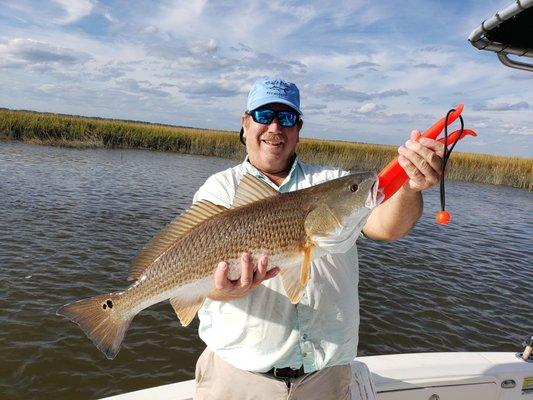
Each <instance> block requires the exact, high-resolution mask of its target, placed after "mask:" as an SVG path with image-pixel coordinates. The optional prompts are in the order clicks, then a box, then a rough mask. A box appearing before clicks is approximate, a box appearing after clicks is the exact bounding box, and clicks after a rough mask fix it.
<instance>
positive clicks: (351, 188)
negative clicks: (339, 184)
mask: <svg viewBox="0 0 533 400" xmlns="http://www.w3.org/2000/svg"><path fill="white" fill-rule="evenodd" d="M357 188H358V186H357V185H350V191H351V192H357Z"/></svg>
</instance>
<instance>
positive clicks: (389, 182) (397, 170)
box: [378, 104, 477, 201]
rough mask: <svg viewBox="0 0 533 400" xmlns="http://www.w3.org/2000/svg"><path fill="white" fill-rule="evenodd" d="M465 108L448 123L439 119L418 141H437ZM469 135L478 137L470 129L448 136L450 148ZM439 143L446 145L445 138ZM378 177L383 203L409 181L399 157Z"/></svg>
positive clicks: (457, 108)
mask: <svg viewBox="0 0 533 400" xmlns="http://www.w3.org/2000/svg"><path fill="white" fill-rule="evenodd" d="M463 107H464V106H463V104H458V105H457V107H456V108H455V110H454V111H453V112H452V113H451V114H450V115H449V116H448V120H447V121H446V117H443V118H441V119H439V120H438V121H437V122H435V123H434V124H433V125H432V126H431V127H430V128H429V129H428V130H427V131H426V132H424V133H423V134H422V135H421V136H419V137H418V138H417V139H416V140H417V141H418V140H420V139H421V138H430V139H436V138H437V136H438V135H439V133H440V132H441V131H442V130H443V129H444V126H445V125H446V122H447V123H448V125H450V124H451V123H452V122H454V121H455V120H456V119H457V118H459V115H461V112H462V111H463ZM467 135H471V136H477V134H476V132H474V131H473V130H470V129H465V130H463V133H462V134H461V130H457V131H454V132H453V133H451V134H450V135H448V146H450V145H452V144H453V143H455V142H456V141H458V140H460V139H462V138H463V137H465V136H467ZM438 141H439V142H441V143H444V138H441V139H438ZM378 177H379V188H380V189H381V190H382V192H383V195H384V199H383V201H385V200H387V199H388V198H390V197H391V196H392V195H393V194H394V193H396V191H398V189H400V187H402V185H403V184H404V183H405V182H406V181H407V174H406V173H405V171H404V169H403V168H402V167H401V165H400V164H399V163H398V157H396V158H395V159H394V160H392V161H391V162H390V163H389V164H387V166H386V167H385V168H383V170H382V171H381V172H380V173H379V174H378Z"/></svg>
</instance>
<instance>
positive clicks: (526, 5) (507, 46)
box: [468, 0, 533, 71]
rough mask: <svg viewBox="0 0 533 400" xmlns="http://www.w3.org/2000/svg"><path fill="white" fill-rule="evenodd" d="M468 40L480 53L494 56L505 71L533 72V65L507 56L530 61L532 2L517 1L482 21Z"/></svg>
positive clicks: (532, 40)
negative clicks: (496, 55) (509, 68)
mask: <svg viewBox="0 0 533 400" xmlns="http://www.w3.org/2000/svg"><path fill="white" fill-rule="evenodd" d="M468 40H469V41H470V43H472V45H473V46H474V47H476V48H478V49H480V50H489V51H494V52H496V53H497V54H498V58H499V59H500V61H501V62H502V63H503V64H505V65H507V66H508V67H512V68H519V69H524V70H527V71H533V63H528V62H525V61H524V62H522V61H517V60H513V59H511V58H509V54H513V55H516V56H521V57H533V0H516V1H515V2H514V3H513V4H511V5H510V6H508V7H507V8H505V9H503V10H502V11H500V12H498V13H496V15H495V16H494V17H492V18H490V19H488V20H485V21H483V22H482V23H481V25H480V26H479V27H477V28H476V29H474V31H473V32H472V33H471V34H470V36H469V37H468Z"/></svg>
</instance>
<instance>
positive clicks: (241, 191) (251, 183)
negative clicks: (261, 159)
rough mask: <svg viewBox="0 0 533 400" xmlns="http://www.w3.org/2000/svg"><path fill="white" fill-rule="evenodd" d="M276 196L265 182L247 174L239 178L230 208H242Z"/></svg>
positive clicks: (273, 190) (277, 193) (275, 191)
mask: <svg viewBox="0 0 533 400" xmlns="http://www.w3.org/2000/svg"><path fill="white" fill-rule="evenodd" d="M276 195H279V192H278V191H277V190H276V189H274V188H273V187H272V186H270V185H269V184H268V183H266V182H265V181H263V180H261V179H259V178H256V177H255V176H253V175H251V174H248V173H247V174H245V175H244V176H243V177H242V178H241V181H240V182H239V186H237V191H236V192H235V198H234V199H233V204H232V206H231V208H236V207H240V206H244V205H246V204H250V203H253V202H254V201H257V200H263V199H266V198H268V197H272V196H276Z"/></svg>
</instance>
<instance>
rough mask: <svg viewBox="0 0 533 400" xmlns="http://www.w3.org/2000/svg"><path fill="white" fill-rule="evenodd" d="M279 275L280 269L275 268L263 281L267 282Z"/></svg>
mask: <svg viewBox="0 0 533 400" xmlns="http://www.w3.org/2000/svg"><path fill="white" fill-rule="evenodd" d="M278 273H279V268H278V267H274V268H272V269H271V270H269V271H268V272H267V273H266V275H265V279H263V280H264V281H266V280H267V279H270V278H274V277H275V276H276V275H277V274H278Z"/></svg>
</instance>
